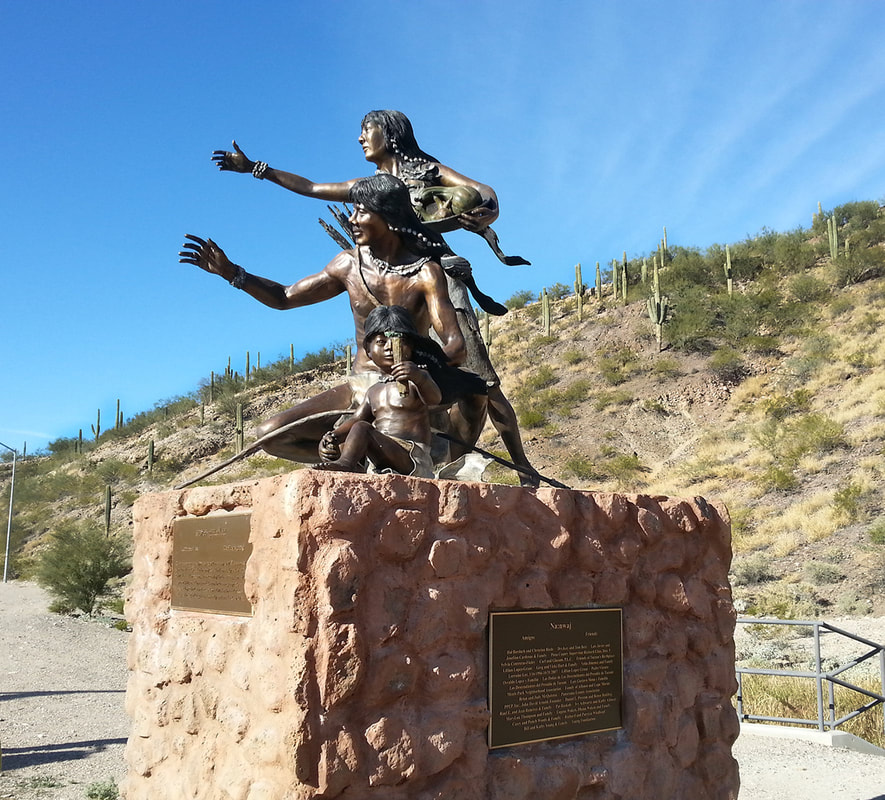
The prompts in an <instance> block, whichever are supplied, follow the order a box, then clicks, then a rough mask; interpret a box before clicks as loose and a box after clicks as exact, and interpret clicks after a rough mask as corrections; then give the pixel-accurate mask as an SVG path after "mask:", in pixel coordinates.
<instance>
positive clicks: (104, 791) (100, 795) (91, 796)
mask: <svg viewBox="0 0 885 800" xmlns="http://www.w3.org/2000/svg"><path fill="white" fill-rule="evenodd" d="M119 796H120V793H119V791H118V790H117V784H116V783H115V782H114V781H113V780H109V781H100V782H96V783H90V784H89V786H87V787H86V797H87V800H117V798H119Z"/></svg>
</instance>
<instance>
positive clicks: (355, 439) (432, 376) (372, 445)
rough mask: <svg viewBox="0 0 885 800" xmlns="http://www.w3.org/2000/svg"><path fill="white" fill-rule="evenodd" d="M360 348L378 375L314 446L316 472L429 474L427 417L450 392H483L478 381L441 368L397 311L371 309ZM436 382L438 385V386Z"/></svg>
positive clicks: (434, 352)
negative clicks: (348, 414)
mask: <svg viewBox="0 0 885 800" xmlns="http://www.w3.org/2000/svg"><path fill="white" fill-rule="evenodd" d="M363 348H364V349H365V351H366V353H367V355H368V356H369V358H370V359H371V360H372V362H373V363H374V364H375V365H376V366H377V367H378V369H379V370H380V372H381V379H380V380H379V381H378V383H375V384H374V385H373V386H371V387H370V388H369V389H368V391H367V392H366V396H365V398H364V399H363V402H362V403H361V404H360V405H359V406H358V408H357V409H356V411H355V412H354V414H353V416H352V417H351V418H350V419H348V420H347V421H346V422H344V423H342V424H341V425H338V426H337V427H336V428H335V429H334V430H332V431H329V432H328V433H326V435H325V436H323V438H322V440H321V441H320V446H319V454H320V458H321V459H322V460H323V463H322V464H318V465H317V466H316V467H315V468H316V469H325V470H337V471H341V472H362V471H363V464H364V462H365V461H368V462H369V464H370V467H369V471H372V472H395V473H399V474H401V475H412V476H415V477H419V478H432V477H433V460H432V458H431V454H430V440H431V435H432V432H431V427H430V412H431V410H432V409H433V408H434V407H436V406H438V405H439V404H440V403H441V402H442V401H443V396H444V394H445V395H449V394H450V393H451V392H452V391H464V390H465V388H466V387H467V386H469V389H468V390H469V391H477V390H479V391H482V390H483V388H484V382H483V381H482V379H481V378H479V376H477V375H474V374H473V373H470V372H465V371H464V370H459V369H456V368H454V367H450V366H448V365H447V364H446V358H445V354H444V353H443V351H442V348H440V346H439V345H438V344H437V343H436V342H434V341H432V340H431V339H428V338H426V337H424V336H421V335H420V334H419V333H418V331H417V330H416V328H415V325H414V323H413V322H412V318H411V317H410V316H409V312H408V311H407V310H406V309H405V308H403V307H402V306H377V307H376V308H374V309H372V311H371V312H369V315H368V316H367V317H366V326H365V338H364V340H363ZM437 380H438V381H439V382H440V383H441V384H442V387H441V386H440V383H437Z"/></svg>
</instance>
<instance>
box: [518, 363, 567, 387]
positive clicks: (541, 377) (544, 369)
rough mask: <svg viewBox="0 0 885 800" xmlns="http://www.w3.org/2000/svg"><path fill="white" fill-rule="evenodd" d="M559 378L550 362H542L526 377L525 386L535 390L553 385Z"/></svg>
mask: <svg viewBox="0 0 885 800" xmlns="http://www.w3.org/2000/svg"><path fill="white" fill-rule="evenodd" d="M558 380H559V376H557V374H556V372H555V371H554V369H553V367H551V366H550V365H549V364H542V365H541V366H540V367H539V368H538V369H537V370H536V371H535V372H534V373H533V374H531V375H530V376H529V377H528V378H527V379H526V382H525V388H526V389H528V390H529V391H530V392H535V391H537V390H538V389H545V388H546V387H548V386H552V385H553V384H554V383H556V382H557V381H558Z"/></svg>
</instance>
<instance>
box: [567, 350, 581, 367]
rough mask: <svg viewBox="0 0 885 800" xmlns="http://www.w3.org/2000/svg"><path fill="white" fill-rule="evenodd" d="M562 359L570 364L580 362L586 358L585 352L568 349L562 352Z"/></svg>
mask: <svg viewBox="0 0 885 800" xmlns="http://www.w3.org/2000/svg"><path fill="white" fill-rule="evenodd" d="M562 360H563V361H564V362H565V363H566V364H568V365H569V366H574V365H575V364H580V363H581V362H582V361H583V360H584V353H583V351H581V350H577V349H574V350H566V351H565V352H564V353H563V354H562Z"/></svg>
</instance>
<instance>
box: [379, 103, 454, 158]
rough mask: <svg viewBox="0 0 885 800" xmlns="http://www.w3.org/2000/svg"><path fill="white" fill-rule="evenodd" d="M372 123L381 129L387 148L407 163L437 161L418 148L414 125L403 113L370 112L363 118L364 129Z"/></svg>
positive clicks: (387, 110) (386, 110)
mask: <svg viewBox="0 0 885 800" xmlns="http://www.w3.org/2000/svg"><path fill="white" fill-rule="evenodd" d="M370 122H371V123H373V124H375V125H377V126H378V127H379V128H380V129H381V133H382V134H384V141H385V142H386V143H387V146H388V147H389V148H390V149H391V150H392V151H393V152H394V153H395V154H396V155H398V156H400V157H401V158H404V159H405V160H406V161H416V160H420V161H434V162H435V161H437V159H435V158H434V157H433V156H431V155H428V154H427V153H425V152H424V151H423V150H422V149H421V148H420V147H418V142H417V141H416V140H415V132H414V131H413V130H412V123H411V122H409V118H408V117H407V116H406V115H405V114H403V112H402V111H394V110H392V109H383V110H380V111H370V112H369V113H368V114H366V116H364V117H363V122H362V127H363V128H365V127H366V125H367V124H368V123H370Z"/></svg>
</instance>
